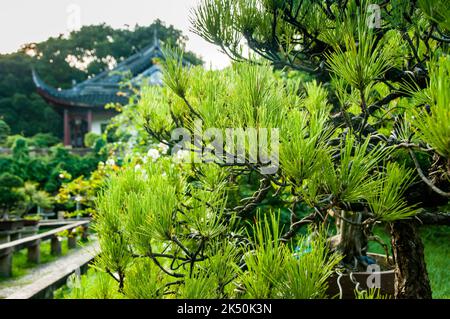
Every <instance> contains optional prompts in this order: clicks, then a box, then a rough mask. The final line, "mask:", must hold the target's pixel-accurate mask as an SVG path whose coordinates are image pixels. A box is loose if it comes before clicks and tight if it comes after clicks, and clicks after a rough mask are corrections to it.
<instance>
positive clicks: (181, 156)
mask: <svg viewBox="0 0 450 319" xmlns="http://www.w3.org/2000/svg"><path fill="white" fill-rule="evenodd" d="M190 156H191V153H190V152H189V151H187V150H179V151H178V152H176V153H175V155H174V156H173V159H174V161H175V162H177V163H181V162H187V161H189V159H190Z"/></svg>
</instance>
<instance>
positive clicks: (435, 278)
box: [369, 226, 450, 299]
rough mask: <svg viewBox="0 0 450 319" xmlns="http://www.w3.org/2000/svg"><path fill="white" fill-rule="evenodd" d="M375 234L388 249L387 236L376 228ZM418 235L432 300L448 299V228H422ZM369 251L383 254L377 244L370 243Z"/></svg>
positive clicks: (449, 296) (449, 246) (449, 230)
mask: <svg viewBox="0 0 450 319" xmlns="http://www.w3.org/2000/svg"><path fill="white" fill-rule="evenodd" d="M375 234H376V235H378V236H379V237H381V238H382V239H383V241H384V242H385V243H386V244H388V246H389V247H390V244H389V243H390V239H389V235H388V234H387V233H386V231H385V230H384V229H383V228H382V227H378V228H376V229H375ZM420 235H421V237H422V241H423V244H424V247H425V262H426V264H427V270H428V276H429V278H430V282H431V289H432V291H433V298H435V299H450V245H449V243H450V226H423V227H421V228H420ZM369 251H371V252H374V253H379V254H385V252H384V249H383V248H382V247H381V246H380V245H379V244H377V243H370V244H369Z"/></svg>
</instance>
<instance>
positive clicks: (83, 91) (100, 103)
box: [33, 40, 163, 108]
mask: <svg viewBox="0 0 450 319" xmlns="http://www.w3.org/2000/svg"><path fill="white" fill-rule="evenodd" d="M154 58H163V54H162V52H161V48H160V46H159V41H157V40H156V41H155V43H154V44H153V45H151V46H148V47H147V48H144V49H143V50H141V51H140V52H138V53H136V54H134V55H132V56H130V57H129V58H127V59H126V60H124V61H123V62H121V63H119V64H118V65H117V66H116V67H115V68H114V69H113V70H107V71H104V72H102V73H100V74H98V75H96V76H95V77H93V78H91V79H88V80H86V81H84V82H82V83H80V84H78V85H75V86H74V87H72V88H71V89H68V90H61V89H56V88H54V87H51V86H50V85H47V84H46V83H45V82H44V81H43V80H42V79H41V78H40V77H39V75H38V74H37V72H36V71H34V70H33V81H34V83H35V85H36V88H37V90H38V92H39V94H40V95H41V96H43V97H44V99H46V100H47V101H48V102H51V103H52V104H55V105H63V106H76V107H90V108H92V107H95V108H98V107H102V108H103V107H104V106H105V105H106V104H109V103H119V104H127V103H128V93H129V92H128V91H127V90H124V89H123V88H122V81H123V80H124V78H125V77H126V76H129V75H130V74H131V83H132V84H133V85H135V86H139V85H140V84H141V83H142V81H143V79H146V80H147V81H148V82H149V83H150V84H151V85H162V76H161V75H162V72H161V68H160V66H159V65H157V64H154V62H153V59H154Z"/></svg>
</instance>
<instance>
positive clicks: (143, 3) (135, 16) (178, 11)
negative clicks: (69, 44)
mask: <svg viewBox="0 0 450 319" xmlns="http://www.w3.org/2000/svg"><path fill="white" fill-rule="evenodd" d="M199 1H200V0H2V1H1V3H0V53H9V52H14V51H16V50H17V49H18V48H19V47H20V46H21V45H22V44H24V43H29V42H40V41H43V40H46V39H47V38H49V37H50V36H58V35H59V34H61V33H68V31H69V30H70V29H71V28H74V27H76V26H77V25H78V24H79V23H80V24H81V25H91V24H99V23H103V22H104V23H106V24H109V25H111V26H113V27H115V28H123V27H125V25H130V26H134V25H136V24H139V25H149V24H151V23H152V22H153V21H154V20H155V19H158V18H159V19H161V20H162V21H165V22H166V24H172V25H174V26H175V27H176V28H177V29H180V30H182V31H183V33H184V34H185V35H187V36H188V37H189V42H188V44H187V49H188V50H191V51H193V52H195V53H197V54H199V55H200V56H202V57H203V59H204V60H205V61H206V66H209V65H211V66H212V67H213V68H223V67H225V66H227V65H228V64H229V60H228V58H227V57H226V56H225V55H224V54H222V53H221V52H219V51H218V49H217V47H215V46H213V45H211V44H209V43H207V42H206V41H205V40H203V39H202V38H200V37H198V36H197V35H195V34H193V33H192V32H190V31H189V28H190V23H189V11H190V9H191V8H192V7H193V6H195V5H196V3H198V2H199ZM78 13H79V14H78Z"/></svg>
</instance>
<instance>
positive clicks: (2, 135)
mask: <svg viewBox="0 0 450 319" xmlns="http://www.w3.org/2000/svg"><path fill="white" fill-rule="evenodd" d="M10 133H11V128H10V127H9V125H8V124H6V122H5V121H3V120H0V145H3V144H4V143H5V142H6V139H7V137H8V135H9V134H10Z"/></svg>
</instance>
